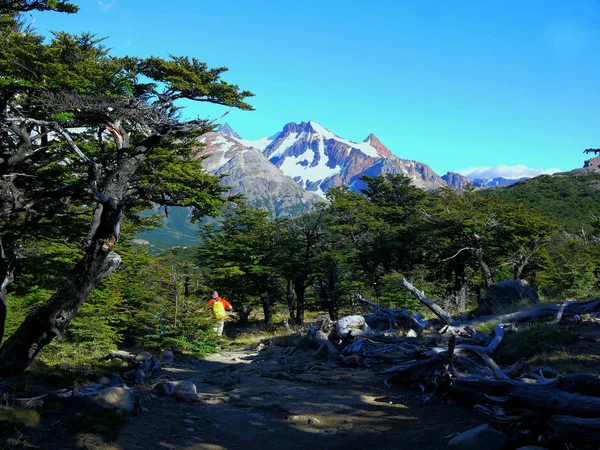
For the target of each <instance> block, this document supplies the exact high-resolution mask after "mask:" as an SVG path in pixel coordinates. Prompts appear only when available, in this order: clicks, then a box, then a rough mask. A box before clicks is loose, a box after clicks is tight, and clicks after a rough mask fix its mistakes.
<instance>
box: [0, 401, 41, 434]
mask: <svg viewBox="0 0 600 450" xmlns="http://www.w3.org/2000/svg"><path fill="white" fill-rule="evenodd" d="M39 422H40V413H39V412H37V411H36V410H34V409H16V408H11V407H9V406H0V432H1V433H2V434H5V433H7V432H12V431H14V430H15V429H21V428H24V427H27V428H30V427H34V426H36V425H37V424H38V423H39Z"/></svg>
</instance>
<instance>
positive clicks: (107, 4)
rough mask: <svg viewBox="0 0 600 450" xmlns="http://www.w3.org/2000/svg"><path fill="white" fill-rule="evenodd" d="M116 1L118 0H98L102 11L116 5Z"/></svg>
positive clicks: (106, 10)
mask: <svg viewBox="0 0 600 450" xmlns="http://www.w3.org/2000/svg"><path fill="white" fill-rule="evenodd" d="M116 3H117V0H110V1H107V0H98V7H99V8H100V11H102V12H108V11H110V9H111V8H112V7H113V6H115V4H116Z"/></svg>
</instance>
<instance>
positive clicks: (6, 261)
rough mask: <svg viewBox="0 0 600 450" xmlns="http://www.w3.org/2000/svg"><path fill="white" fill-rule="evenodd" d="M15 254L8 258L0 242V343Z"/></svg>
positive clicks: (2, 335) (12, 278) (12, 277)
mask: <svg viewBox="0 0 600 450" xmlns="http://www.w3.org/2000/svg"><path fill="white" fill-rule="evenodd" d="M15 259H16V253H15V252H14V251H13V254H12V256H11V257H10V258H8V257H7V255H6V254H5V251H4V246H3V245H2V241H1V240H0V343H2V339H3V337H4V327H5V326H6V300H7V298H8V285H9V284H10V283H12V282H13V280H14V272H15V266H14V263H15Z"/></svg>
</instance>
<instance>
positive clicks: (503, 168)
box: [458, 164, 561, 180]
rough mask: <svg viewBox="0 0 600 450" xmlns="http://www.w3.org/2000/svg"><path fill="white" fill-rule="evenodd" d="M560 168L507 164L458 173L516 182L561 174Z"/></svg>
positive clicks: (471, 168) (470, 176)
mask: <svg viewBox="0 0 600 450" xmlns="http://www.w3.org/2000/svg"><path fill="white" fill-rule="evenodd" d="M560 171H561V170H560V169H559V168H552V169H541V168H533V167H527V166H526V165H524V164H516V165H514V166H509V165H507V164H501V165H499V166H496V167H489V166H479V167H469V168H468V169H463V170H459V171H458V173H460V174H462V175H464V176H466V177H469V178H471V179H472V180H475V179H482V180H491V179H492V178H498V177H503V178H508V179H511V180H516V179H518V178H524V177H527V178H531V177H535V176H538V175H542V174H552V173H556V172H560Z"/></svg>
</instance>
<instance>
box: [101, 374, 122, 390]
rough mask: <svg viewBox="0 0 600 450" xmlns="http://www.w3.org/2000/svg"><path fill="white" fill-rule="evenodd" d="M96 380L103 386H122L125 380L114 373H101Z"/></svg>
mask: <svg viewBox="0 0 600 450" xmlns="http://www.w3.org/2000/svg"><path fill="white" fill-rule="evenodd" d="M96 382H97V383H98V384H100V385H102V386H103V387H114V386H123V385H124V384H125V381H123V378H121V375H119V374H116V373H105V374H102V375H100V377H99V378H98V380H97V381H96Z"/></svg>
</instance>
